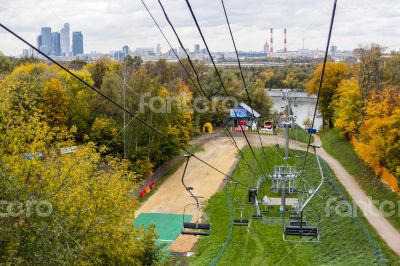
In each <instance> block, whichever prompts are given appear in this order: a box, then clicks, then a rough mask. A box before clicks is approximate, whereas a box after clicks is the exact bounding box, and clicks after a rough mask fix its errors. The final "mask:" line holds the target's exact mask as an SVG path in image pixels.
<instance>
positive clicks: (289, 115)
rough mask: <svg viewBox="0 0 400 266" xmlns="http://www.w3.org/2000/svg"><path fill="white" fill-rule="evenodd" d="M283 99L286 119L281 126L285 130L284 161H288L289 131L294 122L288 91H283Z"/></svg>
mask: <svg viewBox="0 0 400 266" xmlns="http://www.w3.org/2000/svg"><path fill="white" fill-rule="evenodd" d="M283 98H284V99H285V100H286V101H287V104H286V108H287V117H286V120H285V121H284V122H283V126H284V128H285V157H284V159H285V160H287V159H289V130H290V128H291V127H292V124H293V122H294V117H293V115H292V101H293V97H292V94H291V92H290V91H283Z"/></svg>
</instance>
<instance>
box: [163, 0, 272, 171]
mask: <svg viewBox="0 0 400 266" xmlns="http://www.w3.org/2000/svg"><path fill="white" fill-rule="evenodd" d="M159 1H160V0H159ZM186 4H187V6H188V8H189V11H190V13H191V15H192V18H193V20H194V22H195V24H196V28H197V30H198V32H199V34H200V36H201V39H202V41H203V43H204V46H205V47H206V50H207V53H208V55H209V57H210V60H211V63H212V65H213V67H214V69H215V71H216V74H217V77H218V79H219V81H220V83H221V86H222V88H223V89H224V91H225V94H226V95H227V96H229V93H228V91H227V89H226V87H225V84H224V82H223V80H222V77H221V74H220V72H219V70H218V68H217V66H216V65H215V62H214V59H213V57H212V54H211V52H210V49H209V48H208V45H207V42H206V40H205V38H204V35H203V32H202V30H201V28H200V26H199V23H198V22H197V18H196V15H195V14H194V12H193V9H192V6H191V5H190V2H189V0H186ZM233 111H234V114H235V117H236V119H238V116H237V114H236V112H235V109H233ZM239 126H240V128H241V131H242V133H243V136H244V138H245V140H246V143H247V145H249V148H250V151H251V154H252V155H253V157H254V160H255V162H256V164H257V165H258V168H259V169H260V170H261V172H262V174H263V176H264V177H265V178H267V175H266V174H265V172H264V170H263V169H262V167H261V164H260V162H259V161H258V159H257V156H256V154H255V152H254V149H253V147H252V146H251V144H250V141H249V139H248V137H247V135H246V132H245V131H244V130H243V128H242V126H241V125H240V123H239Z"/></svg>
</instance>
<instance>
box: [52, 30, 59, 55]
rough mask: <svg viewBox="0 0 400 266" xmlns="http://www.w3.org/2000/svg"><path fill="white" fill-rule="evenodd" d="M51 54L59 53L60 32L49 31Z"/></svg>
mask: <svg viewBox="0 0 400 266" xmlns="http://www.w3.org/2000/svg"><path fill="white" fill-rule="evenodd" d="M51 55H55V56H60V55H61V47H60V33H59V32H52V33H51Z"/></svg>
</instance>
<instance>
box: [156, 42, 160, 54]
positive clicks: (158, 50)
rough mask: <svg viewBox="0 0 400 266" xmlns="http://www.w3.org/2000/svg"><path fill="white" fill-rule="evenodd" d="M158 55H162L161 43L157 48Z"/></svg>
mask: <svg viewBox="0 0 400 266" xmlns="http://www.w3.org/2000/svg"><path fill="white" fill-rule="evenodd" d="M156 54H157V55H161V45H160V44H159V43H157V46H156Z"/></svg>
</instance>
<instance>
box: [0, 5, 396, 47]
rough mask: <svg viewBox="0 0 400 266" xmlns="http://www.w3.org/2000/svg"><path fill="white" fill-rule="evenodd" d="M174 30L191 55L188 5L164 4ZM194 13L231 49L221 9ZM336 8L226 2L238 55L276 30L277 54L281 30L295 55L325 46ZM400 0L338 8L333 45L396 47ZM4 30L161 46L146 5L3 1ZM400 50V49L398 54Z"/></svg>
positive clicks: (12, 43)
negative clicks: (66, 28)
mask: <svg viewBox="0 0 400 266" xmlns="http://www.w3.org/2000/svg"><path fill="white" fill-rule="evenodd" d="M145 2H146V4H147V5H148V6H149V8H150V10H151V12H152V13H153V14H154V16H155V17H156V19H157V21H158V22H159V24H160V25H161V27H162V28H163V29H164V30H165V31H166V33H167V36H168V38H169V39H170V41H171V43H172V44H173V45H174V46H175V47H177V41H176V39H175V38H174V36H173V34H172V32H171V29H170V28H169V27H168V24H167V22H166V20H165V18H164V16H163V13H162V11H161V9H160V7H159V5H158V3H157V1H156V0H145ZM162 2H163V4H164V6H165V8H166V10H167V12H168V15H169V17H170V19H171V21H172V23H173V24H174V25H175V26H176V28H177V31H178V32H179V34H180V35H181V37H182V40H183V42H184V44H185V46H187V47H189V48H190V49H193V45H194V44H196V43H199V44H200V45H201V46H202V47H204V45H203V44H202V42H201V39H200V37H199V34H198V32H197V29H196V28H195V25H194V22H193V20H192V18H191V15H190V12H189V10H188V8H187V6H186V3H185V1H184V0H168V1H166V0H163V1H162ZM190 2H191V4H192V7H193V10H194V12H195V14H196V16H197V18H198V22H199V24H200V26H201V27H202V30H203V32H204V35H205V36H206V38H207V42H208V44H209V46H210V48H211V50H212V51H228V50H232V43H231V41H230V37H229V32H228V29H227V26H226V21H225V18H224V14H223V10H222V6H221V2H220V1H218V0H216V1H204V0H191V1H190ZM332 2H333V1H320V0H309V1H305V0H286V1H283V0H282V1H281V0H279V1H278V0H264V1H259V0H246V1H243V0H225V2H224V3H225V6H226V9H227V12H228V16H229V19H230V22H231V26H232V29H233V31H234V36H235V39H236V41H237V45H238V48H239V49H240V50H244V51H247V50H262V47H263V45H264V43H265V41H266V39H267V38H269V32H268V31H269V28H270V27H273V28H274V47H275V49H281V48H282V47H283V28H287V32H288V47H289V49H290V50H297V49H298V48H301V46H302V41H303V38H304V41H305V45H306V48H310V49H316V48H320V49H323V48H324V47H325V42H326V36H327V31H328V24H329V19H330V14H331V9H332ZM399 8H400V3H398V2H397V1H390V0H386V1H380V2H379V4H377V3H376V1H372V0H364V1H363V0H353V1H346V2H345V1H339V2H338V10H337V16H336V19H335V25H334V32H333V39H332V40H333V42H334V44H335V45H337V46H338V47H339V49H353V48H355V47H357V46H358V45H359V44H368V43H371V42H377V43H381V44H382V45H386V46H389V45H394V47H393V48H396V47H395V45H396V43H400V41H398V40H396V35H397V36H398V33H399V31H400V30H399V29H398V25H399V23H400V15H399V14H398V12H396V10H398V9H399ZM0 17H1V18H2V23H4V24H5V25H6V26H8V27H10V28H11V29H13V30H15V31H16V32H17V33H19V34H21V35H22V36H23V37H25V38H27V39H28V40H29V41H30V42H33V43H34V44H35V43H36V36H37V35H38V34H39V32H40V28H41V27H42V26H51V27H52V29H53V30H57V31H58V30H59V29H60V28H61V26H62V24H63V23H64V22H69V23H70V24H71V30H72V31H82V32H83V34H84V46H85V51H86V52H90V51H94V50H96V51H101V52H109V51H111V50H118V49H121V47H122V46H123V45H125V44H127V45H129V46H130V47H131V49H135V48H137V47H155V45H156V44H157V43H161V45H162V48H163V51H166V50H167V48H168V47H167V44H166V43H165V41H164V40H163V39H162V36H161V34H160V33H159V32H158V30H157V28H156V27H155V25H154V23H153V22H152V20H151V18H150V17H149V15H148V14H147V12H146V10H145V9H144V7H143V6H142V3H141V1H140V0H134V1H132V0H115V1H109V0H85V1H82V0H79V1H78V0H57V1H54V0H42V1H35V0H2V4H1V5H0ZM0 40H1V42H0V51H3V52H4V53H5V54H10V55H17V54H20V53H21V50H22V49H23V48H25V47H24V45H23V44H21V43H20V42H18V40H16V39H15V38H12V37H10V36H9V34H7V33H6V32H4V31H2V30H0ZM396 49H398V48H396Z"/></svg>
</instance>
